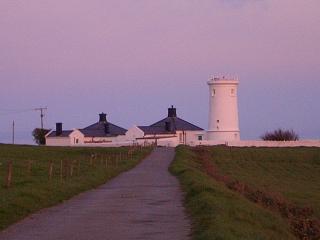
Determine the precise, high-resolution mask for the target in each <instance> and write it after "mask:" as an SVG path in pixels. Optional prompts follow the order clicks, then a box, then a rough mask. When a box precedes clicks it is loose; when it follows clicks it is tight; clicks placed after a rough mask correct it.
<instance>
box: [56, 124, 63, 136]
mask: <svg viewBox="0 0 320 240" xmlns="http://www.w3.org/2000/svg"><path fill="white" fill-rule="evenodd" d="M61 134H62V123H56V136H60V135H61Z"/></svg>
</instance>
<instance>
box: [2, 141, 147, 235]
mask: <svg viewBox="0 0 320 240" xmlns="http://www.w3.org/2000/svg"><path fill="white" fill-rule="evenodd" d="M128 150H129V148H127V147H121V148H71V147H38V146H14V145H2V144H0V229H4V228H6V227H7V226H9V225H10V224H12V223H14V222H16V221H18V220H20V219H22V218H24V217H26V216H27V215H29V214H31V213H33V212H36V211H38V210H40V209H42V208H45V207H49V206H53V205H55V204H57V203H59V202H62V201H64V200H66V199H69V198H71V197H72V196H74V195H76V194H78V193H80V192H83V191H86V190H89V189H92V188H95V187H97V186H99V185H101V184H103V183H105V182H107V181H108V180H109V179H111V178H113V177H115V176H117V175H118V174H120V173H121V172H123V171H126V170H128V169H130V168H133V167H134V166H135V165H136V164H137V163H139V161H140V160H142V159H143V158H144V157H145V156H146V155H147V154H149V153H150V151H151V148H143V149H142V150H141V151H138V150H137V151H134V153H133V157H132V159H131V158H129V159H128V158H127V157H124V156H126V155H125V154H126V153H127V152H128ZM120 152H121V153H122V159H121V161H120V160H117V161H116V157H115V156H119V153H120ZM93 153H94V154H97V159H96V160H94V161H92V162H91V161H90V157H91V155H92V154H93ZM106 156H108V157H109V160H108V165H107V167H106V164H105V159H106ZM10 160H11V161H12V162H13V178H12V186H11V187H10V188H6V187H5V178H6V172H7V166H8V161H10ZM29 160H32V162H33V163H32V171H31V173H29V172H28V162H29ZM61 160H62V163H63V168H64V170H63V177H62V179H61V176H60V164H61ZM50 161H53V176H52V179H51V180H49V164H50ZM72 162H73V164H72ZM79 162H80V168H79ZM71 165H73V168H74V171H73V175H72V177H71V176H70V166H71Z"/></svg>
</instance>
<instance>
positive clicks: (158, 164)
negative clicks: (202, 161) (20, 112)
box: [0, 148, 190, 240]
mask: <svg viewBox="0 0 320 240" xmlns="http://www.w3.org/2000/svg"><path fill="white" fill-rule="evenodd" d="M173 157H174V149H172V148H158V149H156V150H155V151H154V152H153V153H152V154H151V155H150V156H149V157H147V158H146V159H145V160H144V161H143V162H142V163H140V164H139V165H138V166H137V167H135V168H134V169H132V170H130V171H128V172H126V173H123V174H121V175H120V176H118V177H116V178H115V179H113V180H111V181H109V182H108V183H107V184H104V185H102V186H101V187H99V188H97V189H95V190H91V191H89V192H86V193H82V194H80V195H78V196H76V197H74V198H72V199H70V200H69V201H66V202H65V203H63V204H60V205H58V206H55V207H52V208H48V209H44V210H42V211H40V212H39V213H36V214H33V215H31V216H30V217H28V218H26V219H24V220H23V221H21V222H19V223H17V224H15V225H13V226H11V227H9V228H8V229H7V230H5V231H3V232H0V239H1V240H2V239H5V240H38V239H41V240H42V239H43V240H58V239H59V240H60V239H65V240H73V239H74V240H82V239H83V240H91V239H92V240H93V239H94V240H99V239H115V240H125V239H141V240H143V239H146V240H158V239H159V240H160V239H161V240H165V239H170V240H180V239H183V240H184V239H190V238H189V236H188V235H189V233H190V223H189V221H188V219H187V217H186V215H185V213H184V208H183V206H182V193H181V190H180V188H179V184H178V182H177V180H176V178H175V177H173V176H171V175H170V173H169V172H168V170H167V169H168V166H169V164H170V162H171V161H172V159H173Z"/></svg>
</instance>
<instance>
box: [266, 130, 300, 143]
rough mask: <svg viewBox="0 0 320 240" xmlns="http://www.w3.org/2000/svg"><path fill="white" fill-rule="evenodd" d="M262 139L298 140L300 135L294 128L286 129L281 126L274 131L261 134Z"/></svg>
mask: <svg viewBox="0 0 320 240" xmlns="http://www.w3.org/2000/svg"><path fill="white" fill-rule="evenodd" d="M261 139H262V140H264V141H298V140H299V136H298V134H296V133H295V132H294V131H293V130H292V129H291V130H284V129H281V128H279V129H277V130H274V131H273V132H266V133H265V134H264V135H262V136H261Z"/></svg>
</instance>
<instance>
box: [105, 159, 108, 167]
mask: <svg viewBox="0 0 320 240" xmlns="http://www.w3.org/2000/svg"><path fill="white" fill-rule="evenodd" d="M105 167H106V169H107V168H108V156H106V162H105Z"/></svg>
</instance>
